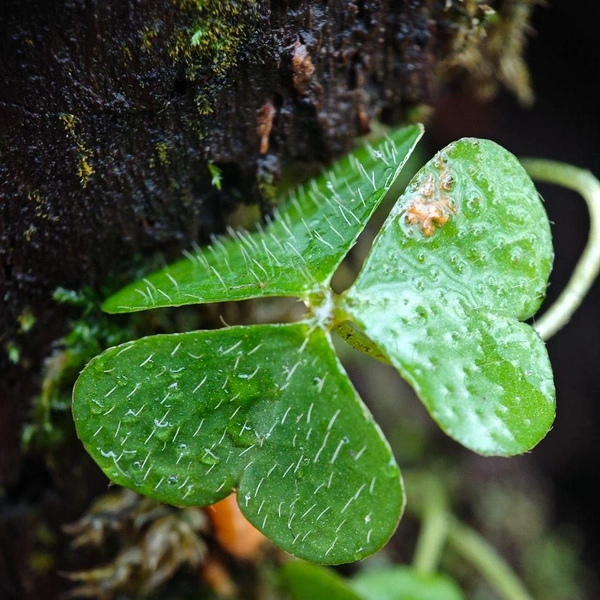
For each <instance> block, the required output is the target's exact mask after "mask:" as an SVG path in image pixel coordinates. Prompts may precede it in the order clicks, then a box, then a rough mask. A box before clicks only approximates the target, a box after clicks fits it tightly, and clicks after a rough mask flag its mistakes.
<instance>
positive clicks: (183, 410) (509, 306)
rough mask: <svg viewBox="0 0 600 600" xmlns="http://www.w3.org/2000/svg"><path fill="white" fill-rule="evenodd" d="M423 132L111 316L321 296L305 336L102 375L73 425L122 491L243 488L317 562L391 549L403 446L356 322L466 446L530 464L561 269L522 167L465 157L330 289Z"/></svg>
mask: <svg viewBox="0 0 600 600" xmlns="http://www.w3.org/2000/svg"><path fill="white" fill-rule="evenodd" d="M421 133H422V129H421V128H418V127H414V128H406V129H404V130H400V131H398V132H395V133H394V134H392V135H391V136H390V138H388V139H387V140H386V141H384V142H380V143H379V144H377V145H375V146H374V147H369V148H363V149H360V150H358V151H357V152H356V153H355V154H354V155H353V156H351V157H347V158H346V159H343V160H342V161H340V163H338V165H337V166H336V167H334V168H333V169H332V170H331V171H330V172H328V173H326V174H324V175H322V176H321V177H320V178H318V179H317V180H316V181H313V182H312V183H310V184H308V185H306V186H304V187H303V188H301V189H300V191H299V192H297V194H296V196H295V197H292V199H290V201H289V202H288V204H287V206H286V208H284V209H283V210H282V212H281V214H280V215H279V218H278V220H277V221H275V222H273V223H271V224H270V225H269V226H267V228H266V229H265V230H264V231H260V232H257V233H254V234H243V235H235V236H234V237H233V238H232V239H230V240H226V239H220V240H217V241H215V243H214V244H213V245H212V246H210V247H208V248H206V249H203V250H200V251H199V252H198V253H197V254H196V255H195V256H191V257H190V259H189V260H187V261H181V262H179V263H176V264H175V265H173V266H171V267H168V268H167V269H164V270H163V271H160V272H158V273H155V274H154V275H150V276H149V277H148V278H147V279H145V280H143V281H142V282H138V283H135V284H132V285H131V286H129V287H128V288H125V289H124V290H122V291H121V292H118V293H117V294H115V295H114V296H112V297H111V298H109V299H108V300H107V302H106V303H105V306H104V308H105V309H106V310H108V311H109V312H128V311H135V310H144V309H146V308H153V307H158V306H171V305H180V304H189V303H195V302H212V301H220V300H235V299H242V298H250V297H258V296H273V295H282V296H284V295H295V296H300V297H302V298H304V299H307V298H308V297H311V296H313V297H311V298H310V300H311V301H310V304H311V305H312V304H314V302H313V300H314V298H316V297H317V296H318V297H319V298H320V300H321V302H322V304H321V305H320V306H317V307H314V306H313V307H311V311H312V313H313V314H312V317H311V318H309V319H308V320H307V321H303V322H300V323H296V324H291V325H265V326H250V327H233V328H227V329H223V330H219V331H205V332H194V333H187V334H175V335H169V336H154V337H151V338H144V339H142V340H138V341H135V342H131V343H129V344H124V345H122V346H119V347H116V348H111V349H109V350H107V351H106V352H105V353H104V354H102V355H100V356H99V357H97V358H96V359H94V360H93V361H92V362H91V363H90V364H89V365H88V366H87V367H86V368H85V370H84V371H83V372H82V375H81V377H80V379H79V380H78V382H77V385H76V388H75V392H74V400H73V410H74V415H75V421H76V424H77V429H78V433H79V435H80V437H81V439H82V440H83V441H84V443H85V445H86V447H87V449H88V451H89V452H90V454H91V455H92V456H93V458H94V459H95V460H96V462H98V464H99V465H100V466H101V468H102V469H103V470H104V471H105V473H106V474H107V475H108V476H109V478H110V479H112V480H113V481H114V482H116V483H119V484H121V485H124V486H126V487H129V488H131V489H134V490H136V491H138V492H140V493H143V494H145V495H148V496H151V497H153V498H156V499H158V500H162V501H164V502H168V503H171V504H177V505H186V504H192V505H206V504H210V503H213V502H215V501H217V500H219V499H221V498H223V497H224V496H226V495H227V494H229V493H230V492H231V490H232V489H235V490H237V493H238V502H239V504H240V507H241V509H242V511H243V512H244V514H245V515H246V516H247V518H248V519H249V520H250V521H251V522H252V523H253V524H254V525H255V526H256V527H257V528H258V529H260V530H261V531H263V532H264V533H265V534H266V535H267V536H268V537H270V538H271V539H272V540H273V541H275V542H276V543H277V544H278V545H280V546H281V547H282V548H284V549H286V550H288V551H289V552H291V553H293V554H295V555H297V556H300V557H304V558H307V559H308V560H311V561H314V562H321V563H328V564H335V563H340V562H349V561H352V560H357V559H359V558H362V557H364V556H367V555H368V554H371V553H372V552H374V551H376V550H377V549H378V548H379V547H381V546H382V545H383V544H384V543H385V541H386V540H387V539H388V538H389V536H390V535H391V533H392V532H393V530H394V528H395V526H396V523H397V521H398V518H399V516H400V513H401V510H402V506H403V501H404V494H403V490H402V485H401V481H400V477H399V472H398V468H397V466H396V464H395V461H394V458H393V456H392V454H391V452H390V450H389V447H388V445H387V442H386V441H385V439H384V438H383V437H382V435H381V432H380V431H379V429H378V427H377V426H376V424H375V423H373V421H372V418H371V416H370V415H369V413H368V411H367V410H366V408H365V407H364V405H363V404H362V402H361V401H360V399H359V398H358V396H357V394H356V392H355V390H354V388H353V387H352V385H351V383H350V381H349V380H348V378H347V376H346V374H345V373H344V371H343V369H342V367H341V365H340V364H339V361H338V359H337V357H336V356H335V353H334V351H333V349H332V346H331V340H330V338H329V333H328V331H327V330H328V329H329V328H331V327H332V326H333V325H334V324H335V321H336V319H343V318H349V319H352V320H353V321H354V322H355V323H356V324H358V325H360V326H361V327H362V328H363V330H364V332H365V333H366V335H367V336H368V337H369V338H370V339H371V340H372V341H373V342H374V343H375V344H376V345H377V346H378V347H379V349H380V350H381V352H382V353H383V355H385V356H386V357H387V358H389V360H390V362H392V363H393V364H394V365H395V366H396V367H397V368H398V370H399V371H400V373H401V374H402V375H403V376H404V377H405V378H406V379H407V380H408V381H409V382H410V383H411V384H412V385H413V387H414V388H415V390H416V391H417V393H418V394H419V396H420V397H421V399H422V400H423V402H424V403H425V405H426V407H427V408H428V409H429V411H430V413H431V414H432V416H433V417H434V419H435V420H436V421H437V422H438V423H439V424H440V425H441V427H442V428H443V429H444V430H445V431H446V432H447V433H448V434H449V435H451V436H452V437H454V438H455V439H457V440H458V441H460V442H461V443H463V444H464V445H466V446H467V447H469V448H472V449H473V450H475V451H477V452H480V453H482V454H500V455H509V454H516V453H519V452H523V451H525V450H527V449H529V448H531V447H532V446H533V445H535V443H537V441H539V439H541V437H543V435H544V434H545V433H546V432H547V430H548V428H549V427H550V424H551V422H552V419H553V415H554V403H553V401H554V397H553V393H554V390H553V384H552V377H551V372H550V368H549V364H548V358H547V354H546V351H545V348H544V346H543V344H542V342H541V341H540V339H539V337H538V336H537V334H536V333H535V332H534V331H533V330H532V329H531V328H530V327H529V326H527V325H525V324H523V323H520V322H519V319H521V320H522V319H526V318H528V317H530V316H531V315H533V313H534V312H535V310H536V309H537V307H538V305H539V303H540V301H541V298H542V296H543V293H544V291H545V287H546V283H547V278H548V273H549V270H550V264H551V259H552V248H551V245H550V236H549V229H548V224H547V219H546V216H545V213H544V210H543V207H542V206H541V203H540V202H539V199H538V198H537V194H536V192H535V190H534V188H533V185H532V183H531V181H530V180H529V178H528V177H527V176H526V174H525V173H524V171H523V170H522V169H521V168H520V166H519V165H518V163H517V161H516V159H514V157H512V155H510V154H509V153H507V152H506V151H504V150H502V149H501V148H499V147H498V146H496V145H495V144H493V143H492V142H487V141H477V140H461V141H460V142H457V143H455V144H453V145H451V146H449V147H448V148H447V149H445V150H444V151H442V152H441V153H439V154H438V155H437V156H436V158H435V159H434V160H433V161H431V162H430V163H428V165H426V166H425V167H424V168H423V169H422V170H421V171H420V173H419V174H417V176H416V177H415V179H414V180H413V182H412V183H411V184H410V185H409V187H408V189H407V191H406V192H405V194H403V196H402V197H401V198H400V199H399V201H398V203H397V204H396V206H395V207H394V209H393V210H392V213H391V214H390V216H389V218H388V220H387V221H386V224H385V225H384V227H383V229H382V231H381V233H380V234H379V236H378V238H377V240H376V242H375V244H374V247H373V249H372V251H371V254H370V255H369V257H368V259H367V261H366V263H365V266H364V268H363V270H362V272H361V273H360V275H359V277H358V279H357V281H356V283H355V284H354V285H353V286H352V287H351V288H350V290H349V291H348V292H347V293H346V294H345V295H343V296H342V297H341V298H332V297H331V295H330V292H329V291H328V286H329V281H330V279H331V276H332V274H333V272H334V271H335V269H336V267H337V266H338V265H339V263H340V262H341V260H342V258H343V256H344V255H345V253H346V252H347V251H348V250H349V249H350V248H351V246H352V245H353V244H354V243H355V242H356V239H357V237H358V235H359V234H360V232H361V231H362V229H363V227H364V226H365V224H366V222H367V220H368V219H369V217H370V216H371V214H372V212H373V211H374V210H375V208H376V207H377V205H378V204H379V202H380V200H381V198H382V197H383V195H384V194H385V191H387V189H388V188H389V187H390V185H391V184H392V182H393V179H394V178H395V177H396V175H397V174H398V172H399V170H400V168H401V166H402V165H403V164H404V162H405V160H406V158H407V157H408V155H409V154H410V152H411V151H412V149H413V147H414V145H415V143H416V141H417V140H418V138H419V137H420V135H421Z"/></svg>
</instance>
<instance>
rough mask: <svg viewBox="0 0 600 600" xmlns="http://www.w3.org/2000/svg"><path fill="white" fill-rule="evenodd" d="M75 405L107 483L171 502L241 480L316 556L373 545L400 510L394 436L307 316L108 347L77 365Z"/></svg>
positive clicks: (269, 524) (283, 536) (255, 519)
mask: <svg viewBox="0 0 600 600" xmlns="http://www.w3.org/2000/svg"><path fill="white" fill-rule="evenodd" d="M73 412H74V416H75V423H76V426H77V431H78V434H79V436H80V438H81V439H82V441H83V443H84V444H85V446H86V448H87V450H88V452H89V453H90V454H91V456H92V457H93V458H94V460H95V461H96V462H97V463H98V464H99V465H100V467H101V468H102V469H103V471H104V472H105V473H106V474H107V475H108V477H109V478H110V479H111V480H112V481H114V482H115V483H117V484H119V485H123V486H125V487H128V488H131V489H133V490H135V491H137V492H139V493H141V494H144V495H146V496H149V497H151V498H155V499H157V500H160V501H162V502H167V503H170V504H175V505H207V504H212V503H214V502H216V501H218V500H220V499H221V498H224V497H225V496H227V495H228V494H229V493H231V491H232V490H233V489H236V490H237V497H238V503H239V504H240V508H241V510H242V512H243V513H244V514H245V516H246V517H247V518H248V520H249V521H250V522H251V523H252V524H253V525H254V526H255V527H257V528H258V529H259V530H260V531H262V532H263V533H264V534H265V535H266V536H267V537H269V538H270V539H271V540H273V541H274V542H275V543H276V544H278V545H279V546H281V547H282V548H284V549H285V550H287V551H288V552H290V553H292V554H295V555H297V556H300V557H302V558H306V559H308V560H311V561H314V562H321V563H328V564H334V563H341V562H350V561H353V560H358V559H361V558H363V557H365V556H367V555H369V554H371V553H373V552H375V551H376V550H377V549H379V548H380V547H381V546H382V545H383V544H384V543H385V542H386V541H387V540H388V538H389V537H390V535H391V534H392V532H393V531H394V529H395V527H396V525H397V522H398V519H399V517H400V513H401V511H402V507H403V502H404V494H403V490H402V484H401V480H400V476H399V471H398V467H397V465H396V463H395V461H394V458H393V456H392V453H391V451H390V448H389V446H388V444H387V442H386V441H385V439H384V438H383V436H382V434H381V432H380V430H379V428H378V427H377V425H376V424H375V423H374V422H373V420H372V417H371V415H370V414H369V412H368V411H367V409H366V408H365V406H364V405H363V403H362V402H361V400H360V398H359V397H358V395H357V393H356V391H355V390H354V388H353V387H352V384H351V383H350V381H349V379H348V377H347V375H346V374H345V372H344V370H343V368H342V366H341V365H340V363H339V361H338V359H337V357H336V355H335V353H334V351H333V347H332V345H331V340H330V338H329V334H328V333H327V332H326V331H324V330H323V329H321V328H320V327H318V326H316V325H315V324H314V323H312V322H301V323H294V324H287V325H254V326H249V327H231V328H227V329H220V330H216V331H201V332H193V333H181V334H171V335H157V336H153V337H148V338H143V339H140V340H137V341H134V342H129V343H127V344H123V345H121V346H117V347H115V348H111V349H109V350H107V351H106V352H104V353H103V354H101V355H100V356H98V357H96V358H95V359H93V360H92V361H91V362H90V363H89V364H88V366H87V367H86V368H85V369H84V371H83V372H82V374H81V376H80V378H79V380H78V381H77V384H76V387H75V392H74V397H73Z"/></svg>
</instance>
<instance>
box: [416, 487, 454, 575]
mask: <svg viewBox="0 0 600 600" xmlns="http://www.w3.org/2000/svg"><path fill="white" fill-rule="evenodd" d="M427 487H428V488H429V489H428V494H427V501H426V503H425V506H424V508H423V511H422V525H421V531H420V533H419V538H418V540H417V547H416V549H415V557H414V559H413V566H414V568H415V570H416V571H417V572H419V573H423V574H424V575H427V574H429V573H435V572H436V571H437V568H438V565H439V563H440V560H441V557H442V552H443V551H444V546H445V544H446V539H447V536H448V512H447V510H446V498H445V495H444V493H443V490H442V489H441V486H440V485H439V484H438V483H437V482H434V481H430V482H429V485H428V486H427Z"/></svg>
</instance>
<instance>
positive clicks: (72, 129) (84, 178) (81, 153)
mask: <svg viewBox="0 0 600 600" xmlns="http://www.w3.org/2000/svg"><path fill="white" fill-rule="evenodd" d="M60 120H61V121H62V123H63V126H64V128H65V131H66V132H67V135H68V136H69V137H70V138H71V139H72V140H73V142H75V146H76V148H77V155H78V163H77V176H78V177H79V180H80V181H81V185H82V186H83V187H86V186H87V184H88V182H89V180H90V177H91V176H92V175H93V174H94V172H95V171H94V168H93V167H92V166H91V164H90V162H89V159H90V158H91V156H92V151H91V150H90V149H88V148H87V147H86V146H85V144H84V143H83V141H82V139H81V135H80V134H78V133H77V124H78V123H79V119H78V118H77V117H76V116H75V115H71V114H67V113H63V114H61V115H60Z"/></svg>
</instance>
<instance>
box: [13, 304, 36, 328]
mask: <svg viewBox="0 0 600 600" xmlns="http://www.w3.org/2000/svg"><path fill="white" fill-rule="evenodd" d="M17 321H18V322H19V332H20V333H27V332H28V331H30V330H31V329H33V326H34V325H35V321H36V318H35V316H34V314H33V313H32V312H31V308H30V307H29V306H27V307H25V308H24V309H23V311H22V312H21V314H20V315H19V316H18V317H17Z"/></svg>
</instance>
